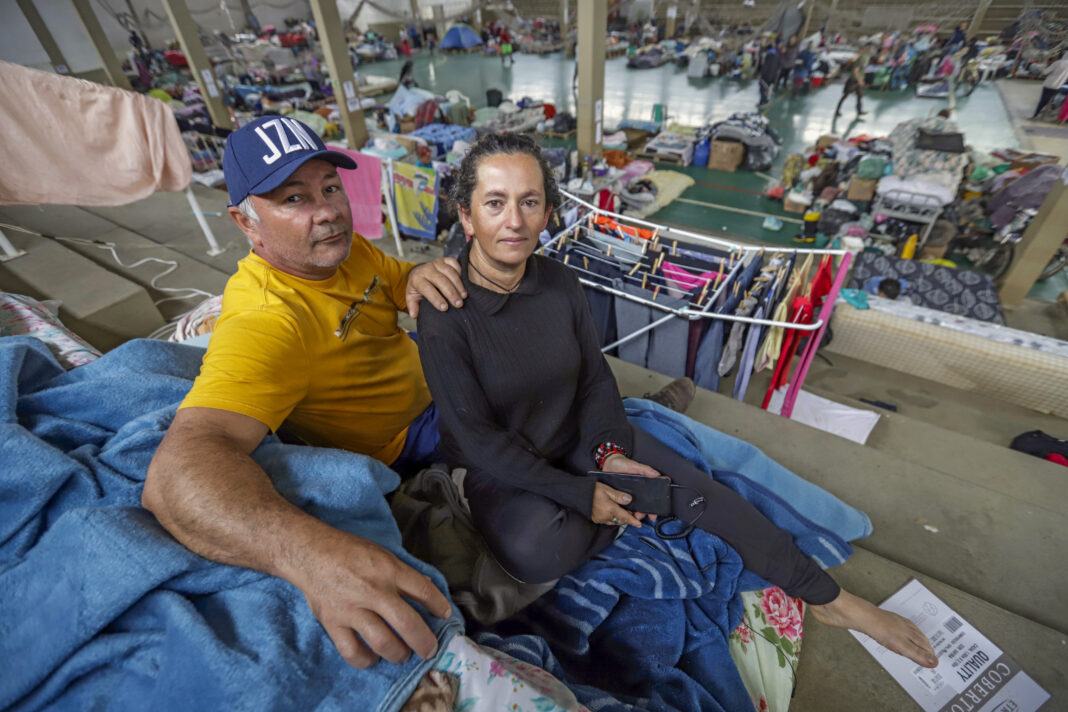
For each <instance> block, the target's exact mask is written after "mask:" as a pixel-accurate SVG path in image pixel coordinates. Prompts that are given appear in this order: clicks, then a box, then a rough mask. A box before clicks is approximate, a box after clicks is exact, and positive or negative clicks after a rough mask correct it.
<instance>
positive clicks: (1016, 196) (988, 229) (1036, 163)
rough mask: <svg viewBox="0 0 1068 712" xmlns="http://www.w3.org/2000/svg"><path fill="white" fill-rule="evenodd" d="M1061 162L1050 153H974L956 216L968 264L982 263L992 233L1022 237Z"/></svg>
mask: <svg viewBox="0 0 1068 712" xmlns="http://www.w3.org/2000/svg"><path fill="white" fill-rule="evenodd" d="M1058 161H1059V158H1058V157H1057V156H1054V155H1051V154H1040V153H1023V152H1021V151H1017V150H1014V149H1000V150H997V151H993V152H991V153H990V154H983V153H973V154H972V162H971V166H970V169H969V170H970V172H969V174H968V179H967V182H966V183H965V185H964V190H963V199H962V200H961V202H960V206H959V210H958V215H959V221H960V225H961V237H960V238H958V241H957V243H956V245H957V246H958V247H960V248H962V249H963V251H964V254H965V255H966V256H967V257H968V259H969V260H971V261H972V262H981V261H983V258H984V255H986V253H987V251H988V250H989V249H990V239H991V237H992V236H994V235H995V234H998V235H1001V236H1007V235H1009V234H1011V233H1017V232H1022V231H1023V230H1024V229H1025V228H1026V227H1027V224H1028V223H1029V222H1030V220H1031V218H1033V217H1034V216H1035V215H1036V214H1037V213H1038V209H1039V207H1041V205H1042V203H1043V201H1045V199H1046V196H1047V195H1048V194H1049V192H1050V190H1052V188H1053V186H1054V185H1055V184H1056V182H1057V180H1059V179H1060V177H1061V173H1062V170H1063V169H1062V168H1061V167H1060V166H1059V165H1058Z"/></svg>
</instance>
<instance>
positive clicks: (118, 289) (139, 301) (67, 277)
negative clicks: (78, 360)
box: [0, 231, 164, 351]
mask: <svg viewBox="0 0 1068 712" xmlns="http://www.w3.org/2000/svg"><path fill="white" fill-rule="evenodd" d="M8 238H9V239H10V240H11V242H12V244H13V245H15V247H16V248H18V249H20V250H25V251H26V254H25V255H23V256H21V257H18V258H16V259H14V260H11V261H8V262H4V263H0V289H2V290H4V291H6V292H12V293H15V294H24V295H26V296H30V297H33V298H35V299H41V300H45V299H54V300H57V301H59V302H60V309H59V317H60V319H61V320H62V321H63V323H64V324H66V325H67V326H68V327H69V328H70V329H71V330H73V331H74V332H75V333H77V334H79V335H80V336H81V337H82V338H84V339H85V340H86V341H88V342H89V343H91V344H92V345H93V346H96V347H97V348H98V349H101V350H102V351H107V350H109V349H112V348H114V347H116V346H118V345H120V344H122V343H123V342H125V341H128V340H129V339H133V338H137V337H139V336H145V335H147V334H149V333H151V332H152V331H154V330H156V329H158V328H159V327H161V326H163V324H164V320H163V316H162V315H161V314H160V312H159V310H157V309H156V307H155V305H154V304H153V303H152V298H151V297H150V296H149V294H148V292H146V291H145V289H144V288H143V287H141V286H140V285H138V284H135V283H133V282H132V281H130V280H128V279H126V278H125V277H122V276H120V275H117V274H114V273H113V272H110V271H108V270H106V269H104V268H103V267H101V266H99V265H98V264H96V263H95V262H93V261H92V260H89V259H87V258H86V257H84V256H82V255H80V254H78V253H77V252H75V251H73V250H70V249H68V248H67V247H65V246H64V245H63V244H61V243H59V242H55V241H53V240H47V239H43V238H40V237H32V236H29V235H26V234H24V233H18V232H14V231H9V232H8Z"/></svg>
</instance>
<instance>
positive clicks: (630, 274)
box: [627, 260, 642, 277]
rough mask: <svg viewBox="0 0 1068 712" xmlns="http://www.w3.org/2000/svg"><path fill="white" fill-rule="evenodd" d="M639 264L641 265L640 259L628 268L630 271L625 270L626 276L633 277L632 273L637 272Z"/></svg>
mask: <svg viewBox="0 0 1068 712" xmlns="http://www.w3.org/2000/svg"><path fill="white" fill-rule="evenodd" d="M641 266H642V263H641V260H639V261H637V262H635V263H634V266H633V267H631V268H630V272H627V276H628V277H633V276H634V273H635V272H637V271H638V270H639V269H640V268H641Z"/></svg>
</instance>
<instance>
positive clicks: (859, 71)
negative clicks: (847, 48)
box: [834, 45, 871, 118]
mask: <svg viewBox="0 0 1068 712" xmlns="http://www.w3.org/2000/svg"><path fill="white" fill-rule="evenodd" d="M870 60H871V47H870V46H868V45H864V46H863V47H861V48H860V51H859V52H857V56H856V57H854V58H853V60H852V67H851V68H850V71H849V77H848V78H847V79H846V83H845V89H844V90H843V91H842V98H841V99H839V100H838V106H837V107H835V110H834V117H835V118H838V117H839V116H841V115H842V104H843V103H844V102H845V100H846V97H847V96H849V95H850V94H856V95H857V116H864V115H865V114H867V113H868V112H866V111H864V107H863V105H862V104H861V101H862V100H863V98H864V86H865V85H864V74H865V72H867V71H868V62H869V61H870Z"/></svg>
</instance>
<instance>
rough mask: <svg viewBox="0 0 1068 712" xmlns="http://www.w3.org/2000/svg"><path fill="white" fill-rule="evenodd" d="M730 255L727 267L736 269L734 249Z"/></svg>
mask: <svg viewBox="0 0 1068 712" xmlns="http://www.w3.org/2000/svg"><path fill="white" fill-rule="evenodd" d="M728 257H729V260H730V261H729V262H727V269H734V250H731V253H730V255H729V256H728Z"/></svg>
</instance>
